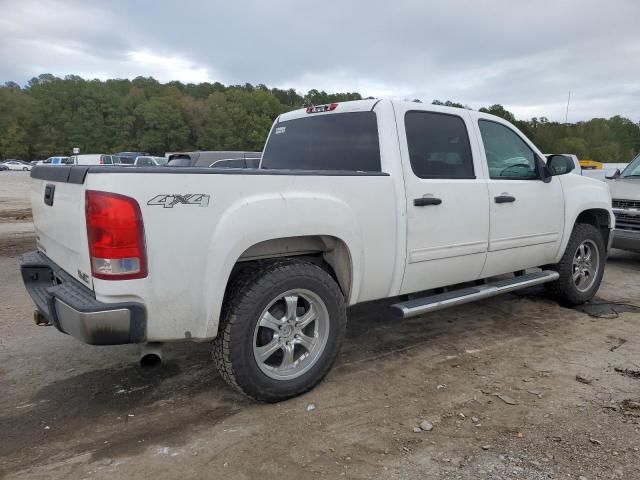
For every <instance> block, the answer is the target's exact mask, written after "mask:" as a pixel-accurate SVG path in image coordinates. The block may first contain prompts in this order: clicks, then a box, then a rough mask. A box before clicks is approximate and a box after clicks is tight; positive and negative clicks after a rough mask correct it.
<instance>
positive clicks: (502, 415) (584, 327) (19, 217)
mask: <svg viewBox="0 0 640 480" xmlns="http://www.w3.org/2000/svg"><path fill="white" fill-rule="evenodd" d="M9 175H10V176H9ZM27 183H28V177H27V175H24V174H22V173H20V172H16V173H7V172H1V173H0V285H2V288H1V289H0V292H1V293H2V303H1V306H0V477H4V478H12V479H17V478H29V479H40V478H42V479H51V478H64V479H68V478H122V479H125V478H181V479H192V478H193V479H196V478H231V479H250V478H258V477H260V478H281V479H301V478H338V477H345V478H393V479H396V478H397V479H404V478H407V479H413V478H443V479H458V478H459V479H469V478H474V479H475V478H478V479H501V478H502V479H507V478H508V479H512V478H523V479H547V478H555V479H560V478H563V479H564V478H574V479H578V478H583V477H584V478H586V479H589V480H591V479H596V478H625V479H637V478H640V452H639V449H640V435H639V433H640V403H637V402H638V401H640V356H639V354H640V328H639V327H640V309H637V308H633V307H623V306H614V307H611V306H608V305H594V306H591V307H589V309H588V313H590V314H591V315H589V314H588V313H585V312H583V311H578V310H569V309H565V308H561V307H559V306H558V305H557V304H556V303H554V302H553V301H551V300H550V299H548V298H546V297H545V296H544V294H543V293H542V291H540V290H536V291H530V292H525V293H521V294H518V295H515V294H513V295H507V296H504V297H501V298H496V299H491V300H488V301H484V302H481V303H477V304H472V305H467V306H462V307H458V308H455V309H452V310H447V311H442V312H438V313H435V314H430V315H428V316H424V317H420V318H415V319H411V320H404V321H397V320H393V319H392V318H391V317H390V316H389V315H388V313H387V312H388V311H387V310H386V309H385V308H384V307H385V306H386V304H385V302H378V303H375V304H367V305H362V306H358V307H356V308H353V309H352V310H351V311H350V313H349V327H348V333H347V335H348V338H347V341H346V344H345V347H344V350H343V353H342V354H341V356H340V357H339V360H338V362H337V365H336V367H335V368H334V370H333V371H332V372H331V373H330V374H329V376H328V377H327V378H326V380H325V381H324V382H323V383H322V384H321V385H320V386H319V387H318V388H316V389H315V390H313V391H312V392H310V393H308V394H306V395H304V396H302V397H300V398H296V399H294V400H291V401H288V402H284V403H281V404H276V405H260V404H256V403H253V402H251V401H249V400H247V399H245V398H243V397H242V396H240V395H238V394H236V393H235V392H234V391H232V390H231V389H229V388H228V387H227V386H226V385H225V384H224V383H223V382H222V380H221V379H220V378H219V377H218V375H217V373H216V372H215V370H214V368H213V366H212V364H211V362H210V361H209V358H208V346H207V345H196V344H176V345H171V346H168V347H167V348H166V351H165V358H166V363H165V365H164V366H163V367H161V368H160V369H156V370H151V371H147V370H140V369H139V367H138V366H137V364H136V361H137V353H138V348H136V347H135V346H122V347H102V348H100V347H90V346H86V345H82V344H80V343H79V342H77V341H76V340H74V339H73V338H70V337H67V336H65V335H63V334H61V333H59V332H57V331H56V330H55V329H54V328H53V327H36V326H35V325H34V324H33V322H32V320H31V318H32V310H33V306H32V304H31V301H30V299H29V298H28V296H27V294H26V292H25V291H24V289H23V287H22V285H21V280H20V275H19V271H18V264H19V255H20V253H22V252H23V251H26V250H29V249H32V248H33V247H34V241H33V233H32V227H31V225H30V223H29V221H28V220H29V219H28V218H23V217H24V215H25V211H26V209H27V208H28V199H27V196H26V185H27ZM639 294H640V256H637V255H636V256H634V255H632V254H628V253H624V252H619V251H614V252H613V254H612V255H611V258H610V260H609V265H608V267H607V272H606V275H605V280H604V283H603V286H602V288H601V290H600V292H599V299H598V302H619V303H630V304H633V303H640V301H639V300H638V296H639ZM612 308H613V309H615V310H616V311H617V312H618V313H615V312H614V311H613V310H612ZM577 375H578V376H580V377H581V378H582V379H583V381H582V382H581V381H578V380H577V379H576V376H577ZM584 382H586V383H584ZM310 405H313V406H315V408H314V409H312V408H311V407H310ZM423 420H427V421H429V422H431V423H432V424H433V430H432V431H429V432H426V431H424V432H420V433H416V432H414V428H415V427H416V426H417V425H418V423H420V422H421V421H423Z"/></svg>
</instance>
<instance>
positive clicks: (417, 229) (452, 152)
mask: <svg viewBox="0 0 640 480" xmlns="http://www.w3.org/2000/svg"><path fill="white" fill-rule="evenodd" d="M572 167H573V163H572V162H571V161H568V160H567V158H566V157H564V156H559V155H557V156H551V157H550V158H549V159H545V157H544V155H543V154H542V153H540V151H539V150H538V149H537V148H536V147H535V145H533V144H532V143H531V142H530V141H529V140H528V139H527V138H526V137H525V136H524V135H523V134H522V133H521V132H519V131H518V130H517V129H516V128H514V127H513V125H511V124H509V123H508V122H506V121H504V120H502V119H500V118H497V117H494V116H491V115H487V114H483V113H478V112H474V111H469V110H463V109H456V108H447V107H440V106H434V105H423V104H417V103H409V102H396V101H391V100H363V101H356V102H346V103H340V104H331V105H321V106H315V107H309V108H307V109H302V110H297V111H293V112H289V113H286V114H282V115H280V117H278V118H277V119H276V121H275V123H274V125H273V127H272V129H271V132H270V134H269V137H268V140H267V143H266V145H265V149H264V154H263V157H262V160H261V164H260V167H259V168H254V169H230V168H191V167H174V168H172V167H165V168H129V167H125V166H113V167H110V166H100V167H91V166H68V167H60V166H58V167H47V166H38V167H35V168H34V169H33V171H32V173H31V176H32V178H33V184H32V188H31V201H32V207H33V220H34V224H35V233H36V239H37V251H34V252H30V253H28V254H25V255H24V257H23V260H22V266H21V268H22V275H23V279H24V282H25V286H26V288H27V290H28V291H29V293H30V294H31V297H32V298H33V300H34V302H35V304H36V306H37V310H36V314H35V316H36V320H37V321H39V322H45V323H47V322H48V323H51V324H53V325H55V326H56V327H57V328H58V329H59V330H60V331H62V332H64V333H67V334H70V335H72V336H74V337H76V338H78V339H79V340H81V341H83V342H86V343H90V344H95V345H107V344H124V343H144V342H166V341H177V340H185V339H186V340H191V341H197V342H205V341H206V342H212V343H213V358H214V361H215V363H216V364H217V367H218V369H219V371H220V373H221V374H222V376H223V377H224V378H225V379H226V380H227V381H228V382H229V383H230V384H231V385H232V386H234V387H235V388H237V389H239V390H240V391H242V392H244V393H245V394H246V395H248V396H250V397H253V398H255V399H258V400H262V401H278V400H282V399H285V398H289V397H292V396H295V395H298V394H300V393H302V392H304V391H307V390H309V389H310V388H312V387H313V386H314V385H316V384H317V383H318V382H319V381H320V380H321V379H322V378H323V376H324V375H325V374H326V373H327V372H328V370H329V369H330V367H331V365H332V363H333V361H334V359H335V357H336V355H337V353H338V351H339V348H340V344H341V341H342V337H343V335H344V332H345V326H346V321H347V314H346V307H347V306H349V305H353V304H356V303H360V302H366V301H370V300H375V299H381V298H387V297H396V300H394V301H395V303H393V304H392V302H390V303H389V304H390V305H391V307H392V310H393V311H395V312H397V313H398V315H399V316H403V317H409V316H413V315H421V314H424V313H426V312H429V311H433V310H436V309H440V308H444V307H448V306H452V305H458V304H461V303H465V302H469V301H472V300H477V299H483V298H487V297H490V296H493V295H496V294H499V293H504V292H509V291H512V290H515V289H518V288H523V287H528V286H531V285H538V284H542V283H545V284H546V285H547V286H548V287H549V291H550V292H551V293H552V294H553V295H555V296H556V297H557V298H558V299H560V300H561V301H563V302H565V303H567V304H579V303H582V302H585V301H587V300H589V299H591V298H592V297H593V296H594V294H595V292H596V290H597V289H598V287H599V285H600V281H601V279H602V275H603V270H604V265H605V260H606V255H607V250H608V246H609V242H610V240H611V237H612V236H611V230H612V228H614V222H615V220H614V217H613V215H612V211H611V197H610V194H609V190H608V187H607V185H606V184H604V183H603V182H599V181H596V180H592V179H589V178H584V177H580V176H577V175H563V174H564V173H568V172H569V171H571V169H572ZM418 292H420V293H418ZM409 294H411V295H410V296H409Z"/></svg>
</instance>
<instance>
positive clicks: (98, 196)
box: [85, 190, 147, 280]
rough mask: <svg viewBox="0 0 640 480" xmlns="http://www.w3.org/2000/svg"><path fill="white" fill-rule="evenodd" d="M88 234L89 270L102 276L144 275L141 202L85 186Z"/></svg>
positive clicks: (136, 276) (118, 278)
mask: <svg viewBox="0 0 640 480" xmlns="http://www.w3.org/2000/svg"><path fill="white" fill-rule="evenodd" d="M85 214H86V217H87V237H88V239H89V255H90V256H91V273H92V275H93V276H94V277H95V278H100V279H103V280H130V279H133V278H144V277H146V276H147V253H146V247H145V239H144V225H143V223H142V213H141V212H140V206H139V205H138V202H136V201H135V200H134V199H133V198H131V197H126V196H124V195H118V194H116V193H108V192H98V191H96V190H87V192H86V194H85Z"/></svg>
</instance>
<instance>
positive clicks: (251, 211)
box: [86, 172, 397, 341]
mask: <svg viewBox="0 0 640 480" xmlns="http://www.w3.org/2000/svg"><path fill="white" fill-rule="evenodd" d="M86 188H87V189H94V190H104V191H110V192H114V193H120V194H122V195H128V196H133V197H134V198H136V200H138V203H139V204H140V208H141V210H142V216H143V220H144V228H145V238H146V248H147V257H148V269H149V275H148V277H147V278H145V279H137V280H125V281H107V280H99V279H94V287H95V292H96V297H97V299H98V300H100V301H103V302H116V301H126V300H131V301H141V302H142V303H144V304H145V305H146V306H147V311H148V331H147V336H148V340H149V341H154V340H156V341H160V340H173V339H182V338H193V339H196V340H205V339H210V338H212V337H214V336H215V335H216V333H217V327H218V317H219V315H220V307H221V303H222V299H223V295H224V292H225V288H226V285H227V281H228V278H229V275H230V273H231V269H232V268H233V266H234V264H235V263H236V261H237V259H238V258H239V257H240V256H241V255H242V253H243V252H244V251H245V250H246V249H248V248H249V247H251V246H253V245H255V244H256V243H259V242H261V241H265V240H270V239H274V238H284V237H292V236H303V235H330V236H334V237H336V238H338V239H340V240H342V241H343V242H344V243H345V244H346V245H347V247H348V248H349V252H350V257H351V263H352V265H351V268H352V272H353V278H352V288H351V295H350V298H349V299H347V300H348V303H350V304H352V303H356V302H361V301H365V300H371V299H375V298H382V297H386V296H389V295H390V292H391V288H392V286H391V284H392V277H393V271H394V268H395V266H396V265H395V256H396V250H397V244H396V241H397V240H396V239H397V228H396V226H397V222H396V202H395V198H396V195H395V192H394V189H395V186H394V183H393V181H392V178H391V177H390V176H333V175H331V176H322V175H318V176H315V175H299V176H298V175H264V174H262V175H233V174H189V173H179V174H178V173H176V174H170V173H157V174H156V173H142V172H137V173H108V174H91V173H90V174H89V175H88V177H87V181H86ZM163 194H167V195H173V194H182V195H184V194H204V195H209V196H210V199H209V202H208V206H206V207H203V206H199V205H197V204H196V205H187V204H176V205H174V206H173V207H170V208H167V207H164V206H163V205H148V202H149V200H151V199H152V198H154V197H156V196H158V195H163Z"/></svg>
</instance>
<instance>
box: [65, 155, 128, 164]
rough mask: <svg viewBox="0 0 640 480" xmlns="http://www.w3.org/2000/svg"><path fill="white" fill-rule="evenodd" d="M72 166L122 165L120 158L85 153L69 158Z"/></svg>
mask: <svg viewBox="0 0 640 480" xmlns="http://www.w3.org/2000/svg"><path fill="white" fill-rule="evenodd" d="M69 160H70V163H71V164H72V165H120V157H118V156H117V155H110V154H104V153H85V154H81V155H72V156H71V157H69Z"/></svg>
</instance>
